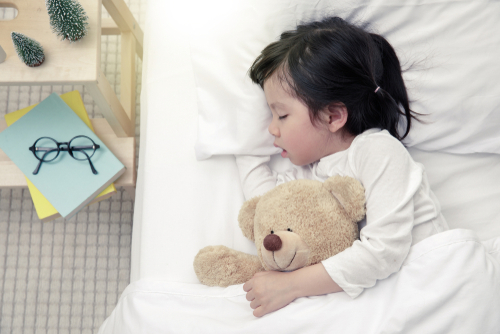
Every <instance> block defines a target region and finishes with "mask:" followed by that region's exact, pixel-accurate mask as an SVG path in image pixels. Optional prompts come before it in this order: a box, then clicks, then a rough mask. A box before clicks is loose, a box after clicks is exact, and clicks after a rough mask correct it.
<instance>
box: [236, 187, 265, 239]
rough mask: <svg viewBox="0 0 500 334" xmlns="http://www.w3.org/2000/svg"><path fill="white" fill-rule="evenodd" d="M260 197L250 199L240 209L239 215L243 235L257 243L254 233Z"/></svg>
mask: <svg viewBox="0 0 500 334" xmlns="http://www.w3.org/2000/svg"><path fill="white" fill-rule="evenodd" d="M259 200H260V196H257V197H254V198H252V199H249V200H248V201H246V202H245V203H243V206H242V207H241V209H240V214H239V215H238V223H239V225H240V228H241V231H242V232H243V235H244V236H245V237H247V238H248V239H250V240H252V241H254V242H255V237H254V233H253V225H254V218H255V208H256V207H257V203H259Z"/></svg>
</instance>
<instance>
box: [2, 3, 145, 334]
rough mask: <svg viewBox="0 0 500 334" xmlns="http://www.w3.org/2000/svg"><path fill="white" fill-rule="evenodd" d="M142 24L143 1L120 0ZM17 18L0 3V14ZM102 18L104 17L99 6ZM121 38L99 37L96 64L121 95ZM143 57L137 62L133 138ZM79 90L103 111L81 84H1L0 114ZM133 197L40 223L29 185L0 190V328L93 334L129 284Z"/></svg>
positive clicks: (92, 109) (90, 108) (90, 106)
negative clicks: (100, 54) (100, 51)
mask: <svg viewBox="0 0 500 334" xmlns="http://www.w3.org/2000/svg"><path fill="white" fill-rule="evenodd" d="M125 2H126V3H127V5H128V6H129V8H130V10H131V11H132V13H133V14H134V16H135V18H136V19H137V21H138V22H139V24H140V25H141V26H142V27H144V19H145V10H146V3H147V1H146V0H125ZM13 16H15V12H14V10H12V9H10V8H0V20H2V19H9V18H11V17H13ZM103 17H109V15H108V14H107V13H106V12H105V10H103ZM119 50H120V38H119V37H118V36H103V37H102V63H101V67H102V70H103V71H104V73H105V74H106V77H107V79H108V80H109V82H110V83H111V85H112V86H114V88H115V91H116V92H117V94H118V95H119V93H120V55H119ZM141 70H142V63H141V61H140V59H138V63H137V115H136V117H137V118H136V140H137V143H136V144H137V152H136V153H137V154H138V149H139V140H140V133H139V117H140V101H139V99H140V94H139V93H140V89H141V74H142V71H141ZM75 89H76V90H78V91H79V92H80V94H81V95H82V98H83V100H84V103H85V107H86V108H87V112H88V113H89V115H90V116H91V117H93V118H99V117H102V115H100V113H99V109H98V107H97V106H96V105H95V103H94V102H93V100H92V98H91V96H90V95H89V93H88V92H86V91H85V89H84V87H83V86H77V85H75V86H26V87H25V86H21V87H20V86H13V87H0V117H3V115H4V114H6V113H9V112H12V111H15V110H18V109H21V108H24V107H27V106H29V105H32V104H34V103H38V102H40V101H42V100H43V99H44V98H46V97H47V96H48V95H50V94H51V93H53V92H57V93H58V94H62V93H66V92H69V91H72V90H75ZM133 214H134V202H133V201H132V199H131V198H130V197H129V196H128V194H127V193H126V192H125V191H123V189H119V192H118V194H116V195H114V196H113V197H111V198H110V199H108V200H104V201H101V202H99V203H96V204H93V205H90V206H88V207H86V208H84V209H83V210H81V211H80V212H79V213H78V214H77V215H76V216H75V217H73V218H71V219H69V220H64V219H62V218H60V219H56V220H54V221H52V222H48V223H42V222H41V221H40V220H39V219H38V217H37V215H36V211H35V209H34V206H33V202H32V201H31V196H30V193H29V191H28V189H1V190H0V333H2V334H8V333H96V332H97V330H98V328H99V326H100V325H101V324H102V322H103V321H104V320H105V319H106V317H107V316H108V315H109V314H110V313H111V311H112V310H113V308H114V306H115V305H116V303H117V301H118V298H119V297H120V294H121V292H122V291H123V290H124V289H125V287H126V286H127V285H128V284H129V276H130V249H131V233H132V225H133V224H132V220H133Z"/></svg>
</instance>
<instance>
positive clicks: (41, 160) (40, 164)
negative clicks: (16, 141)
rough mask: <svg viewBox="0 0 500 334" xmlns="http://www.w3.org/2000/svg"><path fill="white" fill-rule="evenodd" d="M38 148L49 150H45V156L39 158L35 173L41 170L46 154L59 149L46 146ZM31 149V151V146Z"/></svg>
mask: <svg viewBox="0 0 500 334" xmlns="http://www.w3.org/2000/svg"><path fill="white" fill-rule="evenodd" d="M38 150H39V151H47V152H45V153H44V154H43V156H42V157H41V158H40V159H39V162H38V165H37V166H36V168H35V170H34V171H33V175H36V174H38V171H40V167H41V166H42V162H43V159H44V158H45V155H47V154H49V153H50V152H53V151H57V149H50V148H45V147H40V148H39V149H38ZM30 151H31V147H30ZM33 153H34V152H33Z"/></svg>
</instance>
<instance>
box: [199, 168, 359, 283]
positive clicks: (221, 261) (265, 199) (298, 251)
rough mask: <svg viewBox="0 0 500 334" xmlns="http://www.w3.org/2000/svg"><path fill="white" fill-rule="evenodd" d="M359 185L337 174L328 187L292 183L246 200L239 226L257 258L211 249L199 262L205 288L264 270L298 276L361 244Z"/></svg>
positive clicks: (202, 252) (317, 183)
mask: <svg viewBox="0 0 500 334" xmlns="http://www.w3.org/2000/svg"><path fill="white" fill-rule="evenodd" d="M365 211H366V209H365V192H364V188H363V186H362V185H361V184H360V182H359V181H357V180H355V179H353V178H351V177H348V176H339V175H335V176H332V177H330V178H328V179H327V180H326V181H325V182H321V181H317V180H293V181H290V182H286V183H283V184H281V185H279V186H277V187H275V188H273V189H272V190H270V191H268V192H267V193H265V194H264V195H262V196H257V197H254V198H252V199H250V200H248V201H246V202H245V203H244V204H243V206H242V207H241V209H240V212H239V215H238V223H239V226H240V228H241V231H242V232H243V235H244V236H245V237H247V238H248V239H250V240H251V241H253V242H255V245H256V247H257V255H251V254H247V253H244V252H240V251H237V250H234V249H231V248H229V247H226V246H222V245H221V246H207V247H205V248H203V249H201V250H200V251H199V252H198V254H197V255H196V257H195V259H194V263H193V266H194V270H195V273H196V275H197V277H198V279H199V280H200V282H201V283H202V284H205V285H208V286H221V287H227V286H229V285H234V284H241V283H245V282H247V281H248V280H250V279H251V278H252V277H253V275H254V274H256V273H257V272H260V271H264V270H278V271H293V270H296V269H299V268H302V267H305V266H310V265H313V264H316V263H319V262H321V261H322V260H325V259H327V258H329V257H331V256H333V255H335V254H337V253H339V252H341V251H343V250H344V249H346V248H348V247H350V246H351V245H352V244H353V242H354V241H355V240H356V239H358V236H359V231H358V224H357V223H358V222H359V221H361V220H362V219H363V218H364V216H365Z"/></svg>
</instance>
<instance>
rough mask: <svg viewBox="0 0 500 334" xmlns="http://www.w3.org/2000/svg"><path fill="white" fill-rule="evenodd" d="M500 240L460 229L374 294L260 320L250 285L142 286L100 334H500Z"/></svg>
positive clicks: (296, 307) (439, 238)
mask: <svg viewBox="0 0 500 334" xmlns="http://www.w3.org/2000/svg"><path fill="white" fill-rule="evenodd" d="M499 314H500V238H496V239H492V240H490V241H489V242H486V243H481V242H480V241H479V238H478V237H477V235H476V234H475V232H473V231H471V230H464V229H455V230H450V231H447V232H443V233H440V234H437V235H434V236H432V237H430V238H428V239H425V240H424V241H422V242H420V243H418V244H417V245H415V246H414V247H412V249H411V250H410V254H409V256H408V258H407V259H406V261H405V262H404V264H403V266H402V268H401V270H400V271H399V272H398V273H395V274H393V275H391V276H390V277H389V278H387V279H385V280H382V281H379V282H378V283H377V284H376V285H375V287H373V288H370V289H366V290H365V291H364V292H363V293H362V294H361V295H360V296H359V297H358V298H356V299H354V300H353V299H350V298H349V297H348V296H347V295H346V294H345V293H335V294H330V295H324V296H317V297H308V298H299V299H297V300H295V301H294V302H292V303H291V304H290V305H288V306H286V307H284V308H283V309H281V310H278V311H276V312H274V313H271V314H268V315H266V316H264V317H262V318H255V317H254V316H253V315H252V309H251V308H250V306H249V302H248V301H247V300H246V299H245V292H244V291H243V289H242V285H235V286H230V287H228V288H210V287H206V286H203V285H200V284H188V283H175V282H166V281H152V280H140V281H138V282H135V283H132V284H131V285H130V286H129V287H127V289H126V290H125V291H124V292H123V294H122V296H121V298H120V300H119V302H118V305H117V307H116V308H115V310H114V311H113V313H112V314H111V316H110V317H109V318H108V319H107V320H106V321H105V322H104V324H103V325H102V326H101V328H100V331H99V333H100V334H111V333H116V334H118V333H119V334H126V333H134V334H138V333H148V334H153V333H218V334H222V333H231V334H232V333H333V332H336V333H418V334H420V333H441V334H442V333H454V334H456V333H467V334H469V333H482V334H486V333H492V334H493V333H496V334H497V333H499V331H500V317H499V316H498V315H499Z"/></svg>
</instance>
